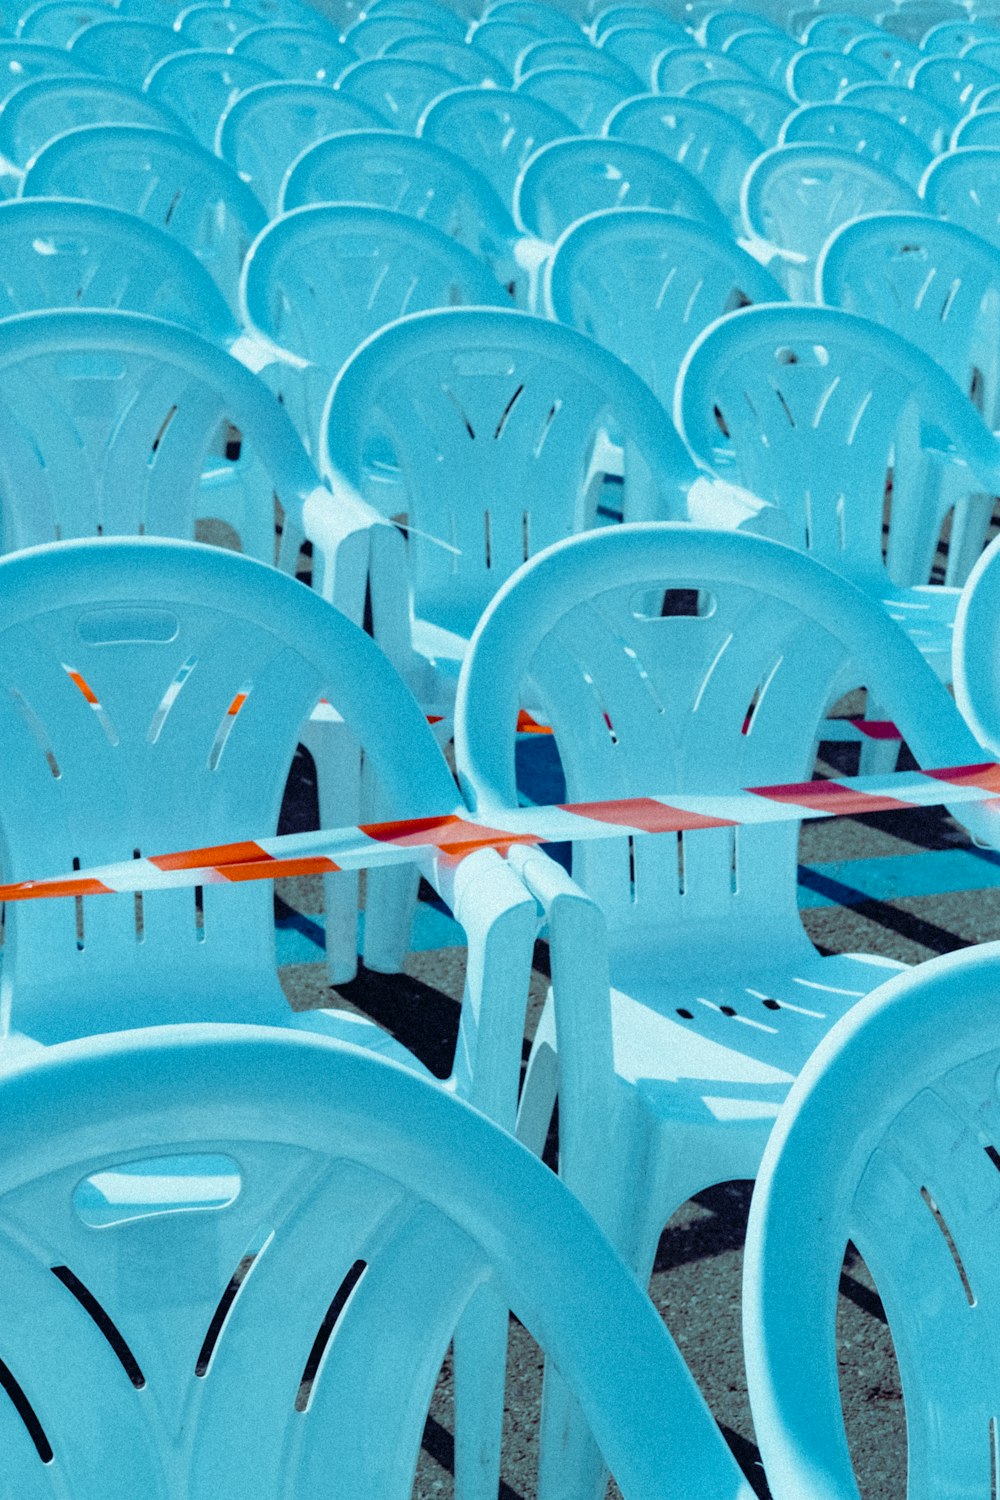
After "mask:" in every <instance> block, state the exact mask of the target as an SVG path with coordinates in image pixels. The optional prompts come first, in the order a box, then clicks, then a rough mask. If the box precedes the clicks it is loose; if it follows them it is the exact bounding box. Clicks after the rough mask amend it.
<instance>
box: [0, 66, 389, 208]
mask: <svg viewBox="0 0 1000 1500" xmlns="http://www.w3.org/2000/svg"><path fill="white" fill-rule="evenodd" d="M2 118H3V117H2V115H0V120H2ZM386 125H387V121H386V120H384V119H383V118H382V117H381V116H380V115H378V114H376V112H375V110H373V109H371V108H370V107H369V106H368V105H367V104H362V103H360V101H359V100H357V99H348V98H345V96H344V95H343V94H341V93H338V92H336V91H335V90H333V89H331V88H330V87H329V85H328V84H326V83H323V82H320V81H319V80H317V79H313V80H310V81H308V82H291V81H286V80H284V79H279V80H277V81H276V82H271V83H258V84H255V85H254V86H253V88H249V89H247V90H246V91H245V92H244V93H242V94H239V95H237V97H236V98H235V99H234V100H233V102H232V104H230V106H229V108H228V109H227V110H226V111H225V113H224V114H223V116H222V118H221V119H220V121H219V125H218V129H217V131H216V137H215V150H216V153H217V155H219V156H221V157H222V158H223V159H224V160H225V161H227V162H228V163H229V165H230V166H231V167H233V168H234V170H235V171H236V172H238V173H239V175H240V177H241V178H242V180H243V181H244V182H245V183H247V184H248V186H249V187H251V188H252V189H253V192H254V194H255V196H256V197H257V198H259V199H260V202H261V203H262V204H263V205H264V207H265V208H266V209H267V211H268V213H269V214H272V215H273V214H275V213H277V211H278V203H279V200H280V197H281V185H282V183H283V182H284V180H285V174H286V173H287V172H288V169H289V168H290V167H291V165H292V163H293V162H294V161H295V159H296V157H298V156H301V154H302V152H303V151H306V150H308V148H309V147H310V146H314V145H315V144H316V142H317V141H321V140H323V139H325V137H326V136H328V135H337V134H339V133H340V132H341V131H346V130H378V129H379V128H385V127H386Z"/></svg>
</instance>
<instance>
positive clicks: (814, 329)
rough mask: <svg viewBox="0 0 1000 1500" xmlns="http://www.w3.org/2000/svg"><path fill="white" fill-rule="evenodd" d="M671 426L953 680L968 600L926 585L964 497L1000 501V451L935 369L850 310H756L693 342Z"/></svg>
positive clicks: (896, 338) (962, 398)
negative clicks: (956, 626)
mask: <svg viewBox="0 0 1000 1500" xmlns="http://www.w3.org/2000/svg"><path fill="white" fill-rule="evenodd" d="M675 421H676V422H677V426H678V428H679V430H680V431H681V432H682V433H683V435H684V438H685V440H686V442H687V443H688V445H689V447H690V448H691V451H692V452H693V453H694V454H695V455H696V457H697V458H698V459H699V461H700V462H701V463H702V464H704V465H705V466H706V467H707V468H709V469H710V470H712V471H714V472H716V473H720V474H722V475H724V476H725V477H726V478H731V479H733V480H735V481H736V482H737V483H738V484H741V485H743V486H744V487H745V488H746V489H748V490H750V491H751V492H752V493H753V494H755V495H757V496H758V497H759V498H760V499H762V500H767V501H770V502H771V503H772V504H773V505H775V506H777V507H778V510H779V512H781V513H783V514H784V516H785V517H786V519H787V525H788V530H787V532H786V533H785V534H784V536H783V537H782V539H783V540H787V541H789V542H790V543H791V544H792V545H793V546H795V547H798V548H800V549H802V550H804V551H806V552H808V553H809V554H810V555H812V556H813V557H816V558H818V559H819V560H820V561H821V562H824V563H826V564H827V565H828V566H830V567H832V568H836V569H837V570H838V571H839V572H842V573H843V574H844V575H845V576H847V577H849V578H850V579H852V581H853V582H854V583H855V584H857V586H858V587H859V588H860V589H863V590H865V591H866V592H867V593H868V594H869V595H870V596H871V597H872V598H873V599H875V600H878V601H881V602H882V603H883V605H884V607H885V608H886V610H887V611H888V613H889V614H890V616H891V617H892V618H893V620H895V621H896V622H897V624H898V625H899V626H901V627H902V628H903V630H905V631H908V632H909V634H910V635H911V637H912V639H913V640H914V641H915V642H916V644H917V645H918V646H919V648H920V650H921V652H922V653H923V655H924V656H925V657H926V659H927V660H928V661H929V662H930V663H931V665H932V666H933V667H934V669H935V671H937V672H939V673H940V674H941V675H942V677H943V678H944V679H945V680H946V681H947V680H948V678H949V675H950V672H951V625H952V621H953V619H954V613H955V608H956V604H957V592H956V590H954V589H949V588H942V587H939V586H936V585H935V586H928V585H927V583H926V581H927V579H929V577H930V572H931V565H932V562H933V559H934V553H935V549H936V547H937V542H938V539H939V537H940V535H941V528H942V525H943V523H944V519H945V515H946V514H947V511H948V509H949V508H950V507H951V505H953V504H954V503H955V499H956V491H961V490H962V489H963V488H964V487H967V488H968V490H969V491H971V492H972V493H975V494H981V493H982V492H983V491H985V492H987V493H990V494H992V493H994V492H995V491H996V488H997V482H998V470H997V458H998V456H1000V443H998V441H997V439H996V438H995V437H994V436H993V434H992V433H991V432H990V430H989V428H988V427H987V426H986V425H985V423H984V422H983V420H982V418H981V417H980V415H979V413H978V412H977V411H976V409H975V407H974V406H973V404H972V402H971V401H970V400H969V398H968V396H967V395H966V394H965V393H964V392H963V391H961V390H960V389H959V387H958V386H956V385H955V383H954V381H953V380H952V379H951V378H950V376H949V375H947V374H946V373H945V372H944V370H942V369H941V367H940V366H939V365H937V364H936V363H935V362H934V361H933V360H932V359H931V358H930V356H929V355H927V354H925V353H924V352H923V350H921V349H918V348H917V347H916V346H915V345H913V344H910V343H909V342H908V341H907V340H906V339H903V338H901V337H900V336H899V335H898V334H897V333H894V332H892V331H891V330H889V329H888V328H883V327H881V326H880V325H879V324H876V323H873V322H870V321H869V320H868V319H867V318H862V317H859V316H858V315H857V314H855V313H849V312H843V311H841V310H840V309H839V308H816V307H803V306H798V307H796V306H789V305H785V306H775V307H748V308H744V309H743V310H742V311H740V312H735V313H730V314H729V315H728V316H727V317H726V318H724V319H720V321H719V322H718V323H716V324H715V325H713V327H711V328H709V329H708V330H707V331H706V332H705V333H704V334H702V336H701V337H700V338H699V339H698V340H696V341H695V343H694V345H693V347H692V349H691V352H690V354H689V356H688V360H687V363H686V364H685V366H684V368H683V369H682V371H681V375H680V379H679V381H678V385H677V398H676V405H675ZM762 432H763V433H764V434H766V436H767V443H766V444H765V443H763V442H762V440H761V434H762ZM951 466H954V469H953V474H954V479H953V480H952V479H951V477H950V476H949V479H948V481H947V482H945V481H943V480H942V473H943V472H946V471H948V470H949V468H950V467H951ZM890 473H891V479H892V506H891V513H890V516H889V530H888V537H887V539H886V540H885V541H884V540H883V522H884V514H885V502H886V490H887V480H888V478H889V476H890ZM771 534H772V535H781V533H779V532H777V530H775V531H773V532H772V533H771ZM886 556H887V558H888V561H886ZM881 716H882V715H870V717H881ZM887 717H891V715H890V716H887Z"/></svg>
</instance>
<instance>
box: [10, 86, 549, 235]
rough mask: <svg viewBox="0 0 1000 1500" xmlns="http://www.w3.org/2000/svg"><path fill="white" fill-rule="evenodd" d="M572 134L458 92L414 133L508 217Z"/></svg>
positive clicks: (518, 97) (522, 106)
mask: <svg viewBox="0 0 1000 1500" xmlns="http://www.w3.org/2000/svg"><path fill="white" fill-rule="evenodd" d="M0 118H2V117H0ZM572 134H573V122H572V120H570V119H568V118H567V117H566V116H565V115H563V114H560V113H559V111H558V110H555V109H552V108H551V107H550V106H549V105H547V104H543V103H542V101H541V100H540V99H532V98H531V97H530V96H529V95H528V94H526V93H524V92H523V91H514V90H510V89H475V88H464V89H454V90H453V91H452V92H451V93H450V94H442V95H441V97H440V98H439V99H436V100H435V101H434V103H433V104H431V105H430V107H429V108H428V110H427V112H426V113H425V114H424V116H423V118H422V119H421V121H420V128H419V135H420V136H421V138H422V139H423V140H425V141H431V142H432V143H434V144H436V145H439V146H444V147H446V148H447V149H448V150H449V151H451V152H452V153H453V154H454V155H456V156H461V157H462V158H463V160H465V161H467V162H468V163H469V165H470V166H471V167H474V168H475V169H476V171H477V172H480V173H481V174H482V175H483V177H485V178H486V180H487V182H489V183H490V185H491V187H492V188H493V190H494V192H495V193H496V195H497V197H498V198H499V199H500V201H501V202H502V203H503V205H504V207H505V208H506V209H507V210H508V211H512V209H513V205H514V188H515V185H516V183H517V179H518V176H519V175H520V172H521V169H522V167H523V166H524V164H525V162H527V160H528V159H529V157H531V156H532V155H533V154H534V152H535V151H537V150H538V148H539V147H540V146H545V145H548V143H549V141H556V140H563V139H565V137H566V136H569V135H572Z"/></svg>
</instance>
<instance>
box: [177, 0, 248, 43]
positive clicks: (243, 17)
mask: <svg viewBox="0 0 1000 1500" xmlns="http://www.w3.org/2000/svg"><path fill="white" fill-rule="evenodd" d="M259 25H260V18H259V17H258V16H255V15H254V14H253V12H252V11H248V10H242V9H240V7H239V6H235V5H218V4H215V5H210V4H198V5H188V6H187V7H185V9H184V10H181V11H179V12H178V15H177V19H176V21H175V22H174V30H175V31H179V32H180V35H181V46H182V47H207V48H209V49H211V50H212V51H213V52H226V51H228V50H229V48H230V47H232V45H233V43H234V42H236V41H237V40H238V39H239V38H240V37H241V36H242V35H243V34H244V32H247V31H250V30H252V29H253V28H254V27H257V26H259Z"/></svg>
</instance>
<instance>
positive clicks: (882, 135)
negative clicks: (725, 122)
mask: <svg viewBox="0 0 1000 1500" xmlns="http://www.w3.org/2000/svg"><path fill="white" fill-rule="evenodd" d="M800 141H812V142H816V143H823V144H830V145H834V146H845V147H846V148H847V149H848V150H849V151H855V152H857V154H858V155H859V156H861V157H863V158H864V160H865V161H873V162H875V163H876V165H878V166H881V167H886V168H887V169H888V170H889V171H891V172H893V173H895V175H896V176H897V177H901V178H902V179H903V181H904V182H908V183H909V184H910V185H911V186H912V187H914V188H916V187H919V185H920V180H921V178H922V177H923V175H924V172H925V171H926V169H927V167H928V166H929V165H930V161H931V152H930V149H929V148H928V147H927V146H925V145H924V143H923V141H921V140H920V139H919V138H918V137H917V136H915V135H913V134H912V133H911V132H910V131H909V130H907V129H906V127H905V126H904V125H900V124H899V122H898V121H897V120H893V119H891V118H890V117H889V116H888V115H883V114H879V113H878V111H877V110H874V109H864V108H862V107H861V106H859V105H856V104H850V103H848V102H846V101H845V100H843V99H842V100H840V101H839V102H837V103H835V104H803V105H800V107H799V108H798V109H797V110H795V111H794V113H793V114H790V115H789V116H788V119H787V120H786V121H785V123H784V125H783V126H782V127H781V133H780V135H779V136H778V144H779V146H784V145H786V144H794V143H796V142H800Z"/></svg>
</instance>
